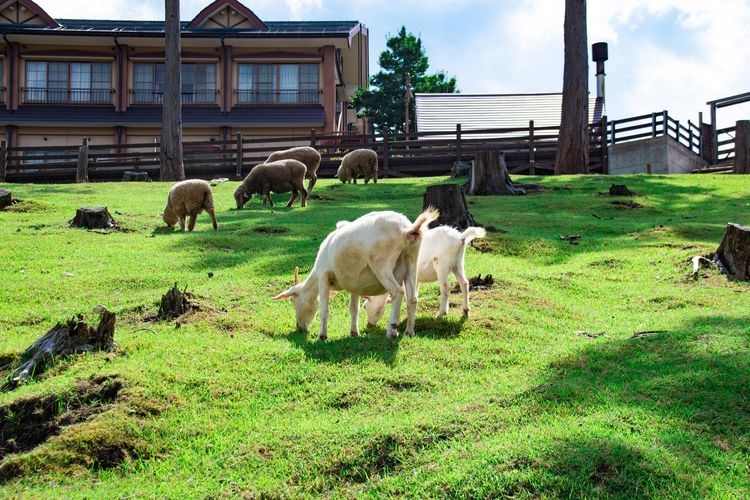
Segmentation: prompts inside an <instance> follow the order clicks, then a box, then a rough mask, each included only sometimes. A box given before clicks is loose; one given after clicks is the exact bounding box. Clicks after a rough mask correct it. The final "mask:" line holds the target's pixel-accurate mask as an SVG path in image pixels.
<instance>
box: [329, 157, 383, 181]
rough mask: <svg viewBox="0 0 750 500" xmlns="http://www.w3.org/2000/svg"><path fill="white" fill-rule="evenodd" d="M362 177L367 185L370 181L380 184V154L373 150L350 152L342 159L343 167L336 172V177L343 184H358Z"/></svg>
mask: <svg viewBox="0 0 750 500" xmlns="http://www.w3.org/2000/svg"><path fill="white" fill-rule="evenodd" d="M360 176H361V177H364V178H365V184H367V181H369V180H370V179H372V182H373V183H375V184H377V183H378V154H377V153H376V152H375V151H373V150H372V149H355V150H354V151H350V152H349V153H347V154H346V155H344V157H343V158H342V159H341V166H339V169H338V170H337V171H336V177H338V179H339V180H340V181H341V182H347V181H350V180H351V181H353V182H354V184H356V183H357V177H360Z"/></svg>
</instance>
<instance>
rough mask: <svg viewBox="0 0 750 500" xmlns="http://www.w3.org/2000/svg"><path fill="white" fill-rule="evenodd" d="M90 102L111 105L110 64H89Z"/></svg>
mask: <svg viewBox="0 0 750 500" xmlns="http://www.w3.org/2000/svg"><path fill="white" fill-rule="evenodd" d="M91 89H92V91H91V101H92V102H98V103H111V102H112V100H111V93H110V90H111V89H112V69H111V64H110V63H91Z"/></svg>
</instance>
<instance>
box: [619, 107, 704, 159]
mask: <svg viewBox="0 0 750 500" xmlns="http://www.w3.org/2000/svg"><path fill="white" fill-rule="evenodd" d="M665 135H666V136H669V137H671V138H672V139H674V140H676V141H677V142H679V143H680V144H682V145H683V146H685V147H686V148H688V149H690V150H691V151H692V152H694V153H695V154H697V155H700V156H703V147H704V146H703V140H702V139H701V130H700V127H699V126H698V125H696V124H694V123H693V122H691V121H690V120H688V121H687V124H685V123H681V122H680V121H679V120H675V119H673V118H672V117H670V116H669V114H668V113H667V112H666V111H662V112H661V113H651V114H648V115H641V116H634V117H632V118H625V119H623V120H612V121H611V122H609V123H608V130H607V143H608V144H617V143H618V142H626V141H634V140H638V139H647V138H655V137H661V136H665Z"/></svg>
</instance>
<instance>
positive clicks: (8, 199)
mask: <svg viewBox="0 0 750 500" xmlns="http://www.w3.org/2000/svg"><path fill="white" fill-rule="evenodd" d="M12 204H13V195H12V194H11V192H10V191H8V190H7V189H3V188H0V210H1V209H3V208H5V207H7V206H9V205H12Z"/></svg>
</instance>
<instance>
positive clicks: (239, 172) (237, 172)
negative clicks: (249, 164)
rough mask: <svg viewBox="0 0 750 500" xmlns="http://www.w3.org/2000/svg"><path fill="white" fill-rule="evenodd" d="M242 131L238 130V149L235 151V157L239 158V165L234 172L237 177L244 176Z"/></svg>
mask: <svg viewBox="0 0 750 500" xmlns="http://www.w3.org/2000/svg"><path fill="white" fill-rule="evenodd" d="M242 149H243V145H242V132H237V150H236V151H235V157H236V158H237V167H236V168H235V171H234V174H235V175H236V176H237V178H239V179H241V178H242V154H243V153H242Z"/></svg>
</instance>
